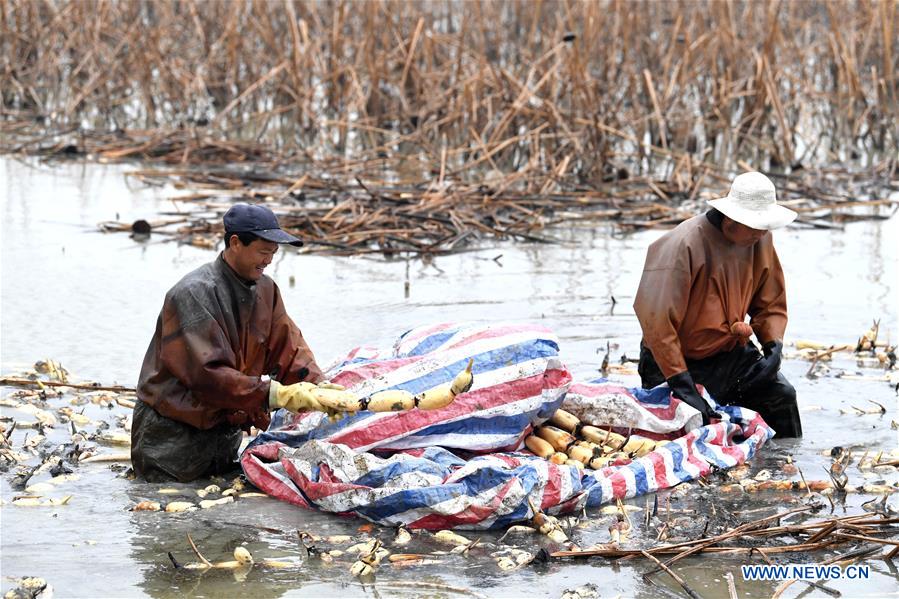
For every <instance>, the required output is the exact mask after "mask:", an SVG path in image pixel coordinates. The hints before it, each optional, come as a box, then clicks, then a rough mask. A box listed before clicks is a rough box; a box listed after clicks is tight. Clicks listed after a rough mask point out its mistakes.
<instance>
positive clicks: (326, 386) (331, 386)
mask: <svg viewBox="0 0 899 599" xmlns="http://www.w3.org/2000/svg"><path fill="white" fill-rule="evenodd" d="M318 388H319V389H334V390H335V391H346V387H344V386H343V385H338V384H337V383H332V382H331V381H322V382H320V383H319V384H318Z"/></svg>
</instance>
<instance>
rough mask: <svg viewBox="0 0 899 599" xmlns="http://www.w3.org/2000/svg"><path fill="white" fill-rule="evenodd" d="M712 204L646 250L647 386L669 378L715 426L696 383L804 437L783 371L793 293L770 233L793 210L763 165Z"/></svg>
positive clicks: (641, 308)
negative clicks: (778, 195)
mask: <svg viewBox="0 0 899 599" xmlns="http://www.w3.org/2000/svg"><path fill="white" fill-rule="evenodd" d="M709 204H710V205H711V206H712V209H711V210H709V211H708V212H707V213H705V214H701V215H699V216H695V217H693V218H691V219H689V220H687V221H685V222H683V223H681V224H680V225H678V226H677V227H675V228H674V229H673V230H672V231H669V232H668V233H666V234H665V235H663V236H662V237H661V238H659V239H658V240H656V241H655V242H654V243H653V244H652V245H650V246H649V251H648V252H647V254H646V263H645V265H644V267H643V276H642V278H641V280H640V287H639V289H638V290H637V296H636V299H635V300H634V311H635V312H636V314H637V318H638V319H639V320H640V326H641V327H642V329H643V341H642V342H641V344H640V364H639V372H640V376H641V378H642V381H643V387H644V388H647V389H648V388H652V387H655V386H657V385H660V384H661V383H663V382H666V381H667V382H668V386H669V387H670V388H671V391H672V393H673V394H674V396H675V397H677V398H678V399H680V400H682V401H684V402H686V403H687V404H689V405H691V406H693V407H694V408H696V409H698V410H699V411H700V413H701V414H702V416H703V422H704V423H705V424H708V422H709V421H710V420H711V419H713V418H719V417H720V415H719V414H717V413H716V412H714V411H713V410H712V407H711V406H710V405H709V404H708V403H707V402H706V401H705V400H704V399H703V398H702V396H701V395H700V394H699V392H698V391H697V389H696V385H695V384H696V383H699V384H701V385H703V386H705V388H706V389H707V390H708V391H709V393H710V394H711V396H712V397H713V398H714V399H715V400H716V401H717V402H718V403H720V404H735V405H739V406H742V407H746V408H749V409H752V410H755V411H757V412H759V413H760V414H761V416H762V418H764V419H765V421H766V422H767V423H768V424H769V425H770V426H771V427H772V428H773V429H774V430H775V432H776V434H777V436H778V437H801V436H802V424H801V422H800V419H799V410H798V408H797V406H796V390H795V389H794V388H793V386H792V385H790V383H789V382H788V381H787V379H786V378H785V377H784V376H783V374H781V373H780V361H781V352H782V350H783V336H784V330H785V329H786V326H787V297H786V289H785V285H784V275H783V270H782V269H781V266H780V261H779V260H778V258H777V252H776V251H775V250H774V240H773V239H772V235H771V233H770V232H769V231H771V230H773V229H777V228H780V227H783V226H785V225H787V224H789V223H791V222H792V221H793V219H795V218H796V213H795V212H793V211H792V210H789V209H788V208H785V207H784V206H780V205H778V204H777V200H776V197H775V190H774V184H773V183H772V182H771V180H770V179H768V177H766V176H765V175H763V174H761V173H756V172H750V173H744V174H742V175H739V176H738V177H736V178H735V179H734V181H733V183H732V185H731V189H730V193H729V194H728V195H727V197H723V198H718V199H715V200H710V201H709ZM747 315H748V316H749V319H750V320H749V325H748V326H747V325H746V323H745V322H744V321H745V319H746V316H747ZM752 333H755V336H756V339H757V340H758V341H759V343H760V344H761V346H762V347H761V351H760V350H759V348H758V347H757V346H756V345H755V344H754V343H753V342H752V341H750V339H749V336H750V335H751V334H752Z"/></svg>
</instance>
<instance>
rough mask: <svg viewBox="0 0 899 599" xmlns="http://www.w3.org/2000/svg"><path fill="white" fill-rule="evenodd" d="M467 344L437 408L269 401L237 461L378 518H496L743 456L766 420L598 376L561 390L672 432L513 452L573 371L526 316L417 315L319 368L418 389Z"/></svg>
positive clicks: (286, 485) (266, 484) (321, 503)
mask: <svg viewBox="0 0 899 599" xmlns="http://www.w3.org/2000/svg"><path fill="white" fill-rule="evenodd" d="M469 357H472V358H474V369H473V372H474V385H473V387H472V389H471V390H470V391H469V392H468V393H465V394H462V395H460V396H459V397H457V398H456V400H455V401H454V402H453V403H452V404H450V405H449V406H447V407H446V408H443V409H440V410H433V411H423V410H410V411H408V412H404V413H383V414H375V413H371V412H362V413H359V414H357V415H355V416H351V417H347V418H344V419H343V420H341V421H339V422H336V423H330V422H328V421H327V419H326V418H325V417H324V415H322V414H309V415H300V416H294V415H292V414H289V413H286V412H284V411H283V410H282V411H280V412H278V413H277V414H275V417H274V418H273V420H272V424H271V426H270V427H269V430H268V431H266V432H265V433H263V434H261V435H259V436H258V437H257V438H256V439H255V440H254V442H253V443H251V444H250V446H249V447H248V448H247V449H246V450H245V452H244V453H243V455H242V456H241V464H242V466H243V468H244V471H245V473H246V474H247V476H248V478H249V479H250V481H251V482H253V484H255V485H256V486H258V487H259V488H260V489H262V490H264V491H265V492H267V493H269V494H270V495H272V496H274V497H277V498H279V499H282V500H284V501H288V502H291V503H294V504H296V505H300V506H303V507H310V508H311V507H314V508H317V509H320V510H323V511H328V512H333V513H350V514H355V515H358V516H361V517H363V518H366V519H368V520H371V521H373V522H376V523H378V524H382V525H390V526H392V525H398V524H403V525H406V526H408V527H412V528H426V529H441V528H453V527H458V528H475V529H485V528H500V527H505V526H507V525H509V524H511V523H512V522H516V521H520V520H523V519H525V518H527V517H529V515H530V507H529V506H528V501H527V500H528V498H529V497H530V498H531V500H532V501H533V502H534V503H535V504H537V505H540V506H541V507H542V508H543V509H544V510H546V511H548V512H564V511H569V510H573V509H579V508H580V507H582V506H584V505H588V506H591V505H599V504H601V503H605V502H608V501H612V500H614V499H616V498H626V497H633V496H636V495H640V494H643V493H647V492H652V491H656V490H659V489H664V488H667V487H670V486H672V485H675V484H677V483H679V482H681V481H686V480H692V479H694V478H696V477H698V476H701V475H704V474H707V473H708V472H709V471H710V470H711V468H712V466H714V467H718V468H728V467H731V466H734V465H736V464H739V463H742V462H743V461H745V460H747V459H749V458H750V457H752V455H753V454H754V453H755V451H757V449H758V448H759V447H760V446H761V445H762V444H763V443H764V442H765V441H766V440H767V439H768V438H770V436H771V435H772V434H773V433H772V432H771V430H770V429H769V428H768V427H767V426H766V425H765V424H764V422H763V421H762V420H761V418H759V417H758V415H757V414H755V413H753V412H750V411H749V410H743V409H741V408H736V407H720V408H718V409H719V411H721V412H723V413H725V414H726V416H727V417H728V418H727V420H726V421H725V422H722V423H718V424H715V425H712V426H707V427H699V428H696V427H695V423H696V418H695V417H696V416H697V413H696V411H695V410H692V408H690V407H689V406H686V405H683V404H681V402H679V401H678V400H676V399H672V398H670V396H669V394H668V392H667V390H666V389H664V388H660V389H656V390H652V391H651V392H644V391H642V390H633V389H627V388H624V387H620V386H610V384H609V383H608V382H606V381H595V382H592V383H582V384H578V385H575V386H572V390H573V391H577V393H576V394H572V397H574V396H575V395H576V396H577V397H578V398H580V399H579V401H581V402H582V403H583V402H584V401H589V403H590V404H591V405H594V404H595V405H598V406H601V405H602V402H603V401H604V398H610V399H609V401H610V404H614V405H616V406H618V408H616V409H619V408H620V409H623V410H624V412H626V413H630V414H632V415H633V414H636V415H637V416H638V417H639V418H642V420H641V421H640V422H641V423H642V424H643V425H645V426H646V427H647V430H640V429H638V430H635V431H634V432H636V433H638V434H642V435H644V436H647V437H652V438H670V437H673V436H677V438H675V439H673V440H671V441H670V442H668V443H665V444H664V445H663V446H660V447H659V448H658V449H656V451H654V452H652V453H651V454H649V455H647V456H646V457H643V458H640V459H635V460H632V461H625V462H623V463H621V464H617V465H615V466H611V467H607V468H604V469H602V470H600V471H590V470H586V471H580V470H578V469H576V468H573V467H571V466H564V465H561V466H560V465H556V464H552V463H549V462H547V461H546V460H543V459H541V458H537V457H535V456H533V455H531V454H529V453H527V452H521V453H515V452H514V450H516V449H518V448H520V447H521V446H522V441H523V439H524V437H525V436H526V435H527V434H529V433H530V432H531V430H532V427H533V425H534V424H539V423H540V422H542V421H544V420H545V419H546V418H548V417H549V416H550V415H551V414H552V413H553V412H554V411H555V410H556V409H557V408H558V407H559V406H560V404H561V403H562V401H563V399H565V395H566V392H567V391H568V390H569V386H570V385H571V377H570V375H569V373H568V371H567V370H566V368H565V367H564V365H563V364H562V363H561V362H560V361H559V357H558V343H557V341H556V339H555V337H554V335H553V334H552V333H551V332H550V331H549V330H547V329H545V328H543V327H538V326H533V325H521V324H501V325H493V326H483V325H479V326H465V325H459V324H450V323H447V324H440V325H433V326H427V327H420V328H417V329H413V330H412V331H409V332H408V333H406V334H405V335H403V336H402V337H400V339H399V340H398V341H397V342H396V344H395V345H394V347H393V348H392V349H390V350H387V351H384V350H377V349H372V348H360V349H357V350H353V351H352V352H350V354H349V355H348V356H347V359H346V360H344V361H343V362H342V363H340V364H338V365H336V366H335V367H334V368H333V369H332V370H331V371H330V372H329V374H330V375H331V379H332V380H333V381H335V382H338V383H340V384H343V385H344V386H346V387H347V388H348V389H351V390H352V391H354V392H356V393H357V394H358V395H360V396H365V395H370V394H372V393H375V392H377V391H381V390H385V389H405V390H407V391H410V392H412V393H418V392H421V391H423V390H426V389H430V388H432V387H434V386H436V385H439V384H442V383H445V382H448V381H450V380H452V378H453V377H454V376H455V375H456V374H457V373H458V372H459V371H461V370H462V369H463V368H464V367H465V365H466V364H467V362H468V358H469ZM584 398H590V399H589V400H584ZM628 402H629V403H630V404H632V405H629V406H628V405H625V404H627V403H628ZM622 405H624V407H623V408H622V407H621V406H622ZM691 410H692V412H691ZM595 424H616V425H617V424H620V420H619V421H615V422H611V421H610V422H609V423H595ZM686 429H691V430H689V432H686Z"/></svg>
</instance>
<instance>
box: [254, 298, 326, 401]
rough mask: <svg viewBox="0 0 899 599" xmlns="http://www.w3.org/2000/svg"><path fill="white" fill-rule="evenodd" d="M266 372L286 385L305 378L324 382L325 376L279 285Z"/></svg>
mask: <svg viewBox="0 0 899 599" xmlns="http://www.w3.org/2000/svg"><path fill="white" fill-rule="evenodd" d="M266 372H268V373H270V374H272V376H273V378H275V379H276V380H278V381H280V382H281V383H283V384H286V385H289V384H292V383H298V382H301V381H308V382H310V383H320V382H321V381H323V380H324V378H325V377H324V375H323V374H322V371H321V369H320V368H319V367H318V363H316V361H315V356H314V355H313V354H312V350H311V349H310V348H309V344H307V343H306V340H305V339H304V338H303V333H302V332H300V329H299V328H298V327H297V325H296V324H295V323H294V322H293V320H292V319H291V318H290V316H288V315H287V311H286V309H285V308H284V302H283V300H282V299H281V292H280V291H279V290H278V286H277V285H275V297H274V306H273V307H272V328H271V334H270V335H269V358H268V363H267V364H266Z"/></svg>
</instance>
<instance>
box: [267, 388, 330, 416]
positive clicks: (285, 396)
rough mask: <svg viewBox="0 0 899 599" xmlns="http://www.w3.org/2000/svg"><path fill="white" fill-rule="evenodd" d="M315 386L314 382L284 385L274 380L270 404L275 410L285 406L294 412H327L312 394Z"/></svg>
mask: <svg viewBox="0 0 899 599" xmlns="http://www.w3.org/2000/svg"><path fill="white" fill-rule="evenodd" d="M315 387H316V386H315V385H314V384H312V383H295V384H293V385H282V384H281V383H279V382H278V381H272V382H271V387H269V390H268V405H269V407H270V408H271V409H273V410H276V409H278V408H284V409H285V410H288V411H290V412H293V413H294V414H296V413H297V412H312V411H317V412H325V411H326V410H325V408H324V406H322V405H321V404H320V403H319V402H318V400H316V399H315V397H314V396H313V395H312V390H313V389H315Z"/></svg>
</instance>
